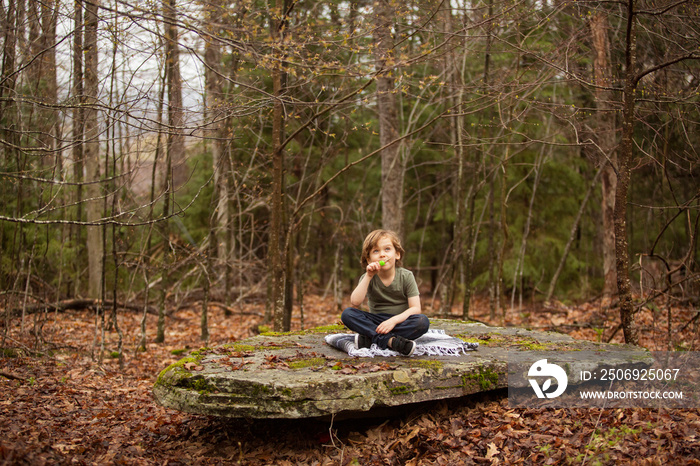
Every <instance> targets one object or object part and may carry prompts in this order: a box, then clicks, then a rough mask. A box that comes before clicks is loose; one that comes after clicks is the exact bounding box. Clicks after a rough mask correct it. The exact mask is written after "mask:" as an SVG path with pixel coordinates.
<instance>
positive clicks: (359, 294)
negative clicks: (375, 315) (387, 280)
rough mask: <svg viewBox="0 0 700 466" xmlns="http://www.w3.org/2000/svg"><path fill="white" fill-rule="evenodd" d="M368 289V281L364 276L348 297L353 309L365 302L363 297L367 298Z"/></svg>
mask: <svg viewBox="0 0 700 466" xmlns="http://www.w3.org/2000/svg"><path fill="white" fill-rule="evenodd" d="M368 287H369V280H368V279H367V276H365V278H363V279H362V280H361V281H360V283H359V284H358V285H357V286H356V287H355V289H354V290H353V292H352V294H351V295H350V304H352V305H353V306H355V307H357V306H360V305H361V304H362V303H363V302H364V301H365V297H367V288H368Z"/></svg>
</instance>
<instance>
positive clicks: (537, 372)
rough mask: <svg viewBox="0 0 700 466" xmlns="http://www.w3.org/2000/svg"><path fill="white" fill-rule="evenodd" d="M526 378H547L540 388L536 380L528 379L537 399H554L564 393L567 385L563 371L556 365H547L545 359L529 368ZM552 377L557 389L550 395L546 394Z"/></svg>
mask: <svg viewBox="0 0 700 466" xmlns="http://www.w3.org/2000/svg"><path fill="white" fill-rule="evenodd" d="M527 376H528V377H547V380H545V381H544V383H543V384H542V386H541V387H540V385H539V383H538V382H537V380H536V379H532V378H530V379H528V380H529V381H530V385H532V389H533V390H535V394H536V395H537V398H556V397H558V396H559V395H561V394H562V393H564V390H566V386H567V385H568V383H569V380H568V378H567V376H566V372H564V369H562V368H561V367H560V366H558V365H556V364H549V363H547V360H546V359H540V360H539V361H537V362H535V363H534V364H533V365H532V366H530V370H529V371H528V372H527ZM552 377H553V378H554V379H555V380H556V383H557V389H556V390H554V391H553V392H551V393H548V392H547V390H549V388H550V387H551V386H552Z"/></svg>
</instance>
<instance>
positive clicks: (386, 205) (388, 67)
mask: <svg viewBox="0 0 700 466" xmlns="http://www.w3.org/2000/svg"><path fill="white" fill-rule="evenodd" d="M375 8H376V10H377V13H376V21H377V24H376V30H375V41H376V61H377V68H378V70H379V76H378V77H377V111H378V113H379V115H378V117H379V145H380V146H381V147H384V149H383V150H382V154H381V158H382V189H381V193H382V227H383V228H385V229H388V230H393V231H395V232H396V233H398V234H399V236H403V180H404V163H403V161H402V160H401V153H400V144H399V143H395V144H392V145H391V146H388V147H385V146H387V144H390V143H391V142H392V141H395V140H397V139H398V137H399V117H398V109H397V101H396V94H395V93H394V50H393V49H394V40H393V37H392V33H391V28H392V24H393V19H394V16H395V11H394V9H393V8H392V6H391V4H390V0H378V1H377V2H376V3H375Z"/></svg>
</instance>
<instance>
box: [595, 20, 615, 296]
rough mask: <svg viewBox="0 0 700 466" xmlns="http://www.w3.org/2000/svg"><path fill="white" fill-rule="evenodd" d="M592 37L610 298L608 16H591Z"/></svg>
mask: <svg viewBox="0 0 700 466" xmlns="http://www.w3.org/2000/svg"><path fill="white" fill-rule="evenodd" d="M590 28H591V36H592V38H593V51H594V53H595V55H594V57H593V71H594V80H595V85H596V88H595V102H596V109H597V110H598V111H597V112H596V115H595V121H594V123H593V126H594V128H595V134H596V137H597V142H598V149H599V151H600V155H601V157H600V162H599V164H600V165H601V166H603V167H604V168H603V173H602V182H601V187H602V206H601V207H602V209H601V210H602V215H603V230H602V236H603V241H602V247H603V277H604V284H603V296H604V297H606V298H610V297H612V295H613V294H614V293H615V290H616V278H615V227H614V210H615V190H616V184H617V179H616V176H615V170H616V168H617V167H616V165H617V155H616V153H615V146H616V140H615V139H616V138H615V131H616V126H615V113H614V109H613V108H612V104H611V101H612V98H613V95H612V91H611V90H610V87H611V85H612V74H613V73H612V67H611V64H610V41H609V40H608V29H609V26H608V18H607V16H606V15H605V14H604V13H602V12H596V13H594V14H593V15H592V16H591V19H590Z"/></svg>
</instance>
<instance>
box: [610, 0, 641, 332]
mask: <svg viewBox="0 0 700 466" xmlns="http://www.w3.org/2000/svg"><path fill="white" fill-rule="evenodd" d="M626 19H627V30H626V36H625V39H626V41H625V75H624V76H625V83H624V91H623V99H624V100H623V104H624V107H623V114H622V117H623V121H622V143H621V145H620V151H619V154H618V170H617V190H616V191H615V258H616V259H615V265H616V268H617V292H618V295H619V298H620V320H621V323H622V331H623V332H624V335H625V343H628V344H631V345H637V344H638V343H639V338H638V334H637V326H636V324H635V322H634V304H633V302H632V289H631V286H630V277H629V251H628V249H627V248H628V244H627V193H628V189H629V183H630V171H631V161H632V155H633V150H634V141H633V136H634V106H635V91H636V86H637V81H636V77H635V71H636V52H637V38H636V31H635V20H636V18H635V13H634V0H629V1H628V3H627V18H626Z"/></svg>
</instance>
